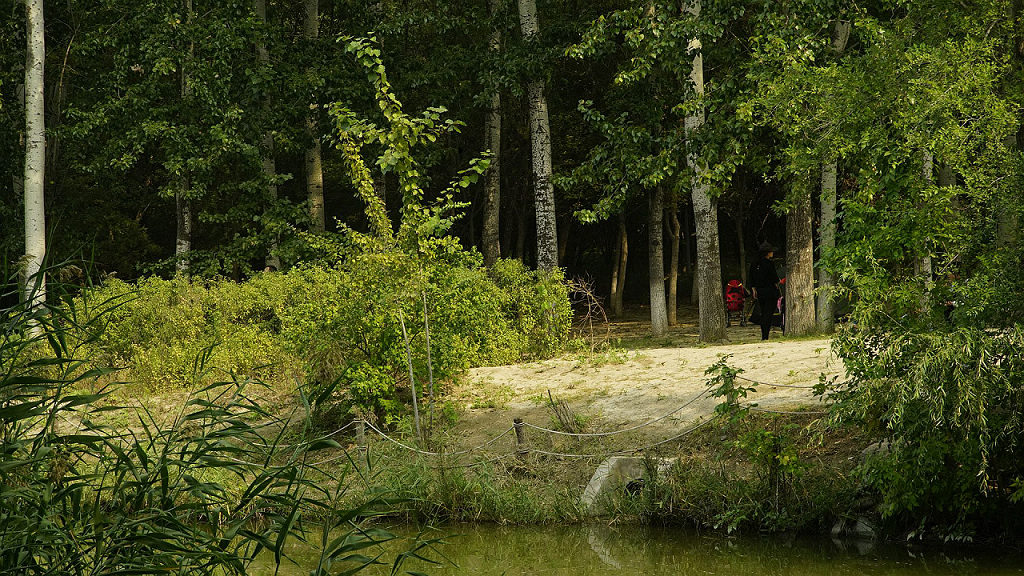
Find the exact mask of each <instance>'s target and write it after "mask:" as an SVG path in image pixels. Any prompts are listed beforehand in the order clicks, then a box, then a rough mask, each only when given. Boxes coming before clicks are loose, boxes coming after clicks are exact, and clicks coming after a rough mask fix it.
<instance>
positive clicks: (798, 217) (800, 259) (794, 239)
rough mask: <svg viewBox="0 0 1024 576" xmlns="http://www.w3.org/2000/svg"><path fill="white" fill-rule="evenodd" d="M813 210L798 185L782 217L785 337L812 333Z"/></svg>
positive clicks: (805, 190) (807, 195) (806, 191)
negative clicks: (783, 235)
mask: <svg viewBox="0 0 1024 576" xmlns="http://www.w3.org/2000/svg"><path fill="white" fill-rule="evenodd" d="M813 215H814V210H813V207H812V205H811V190H810V188H809V187H807V186H800V188H799V190H797V198H796V200H795V202H794V205H793V207H792V208H791V209H790V211H789V212H788V213H787V214H786V287H785V296H786V334H787V335H790V336H803V335H805V334H810V333H811V332H813V331H814V328H815V322H814V223H813Z"/></svg>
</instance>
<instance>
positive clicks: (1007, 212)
mask: <svg viewBox="0 0 1024 576" xmlns="http://www.w3.org/2000/svg"><path fill="white" fill-rule="evenodd" d="M1005 144H1006V147H1007V148H1008V149H1010V150H1013V149H1014V148H1016V147H1017V135H1016V134H1013V135H1011V136H1009V137H1007V138H1006V142H1005ZM946 172H949V174H948V175H947V174H946ZM944 177H945V180H946V181H947V183H945V184H944V183H943V181H944ZM953 184H955V180H954V178H953V170H952V169H951V168H949V167H948V166H943V168H942V169H940V170H939V186H952V185H953ZM1018 202H1019V199H1018ZM1018 210H1020V207H1019V204H1018V205H1005V208H1003V209H1001V210H999V214H998V215H997V217H996V242H997V243H998V245H999V246H1001V247H1004V248H1009V249H1011V250H1013V249H1015V248H1016V247H1017V243H1018V241H1019V238H1020V218H1019V216H1018Z"/></svg>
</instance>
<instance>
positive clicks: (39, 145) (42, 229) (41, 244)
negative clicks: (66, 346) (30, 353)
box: [23, 0, 46, 332]
mask: <svg viewBox="0 0 1024 576" xmlns="http://www.w3.org/2000/svg"><path fill="white" fill-rule="evenodd" d="M25 25H26V37H27V46H26V51H25V180H24V182H25V183H24V188H23V190H24V194H25V259H24V264H25V269H24V270H25V272H24V274H25V285H24V291H25V293H24V296H25V304H26V306H29V307H33V308H34V307H36V306H41V305H42V304H43V303H44V302H45V301H46V278H45V275H44V273H43V258H44V257H45V256H46V214H45V211H44V195H43V190H44V182H45V173H46V119H45V117H44V115H43V114H44V105H43V104H44V94H45V92H44V87H45V85H44V80H43V63H44V61H45V60H46V35H45V29H46V27H45V23H44V20H43V0H26V2H25ZM37 331H38V327H35V328H33V332H37Z"/></svg>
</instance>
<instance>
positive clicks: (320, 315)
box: [87, 243, 570, 422]
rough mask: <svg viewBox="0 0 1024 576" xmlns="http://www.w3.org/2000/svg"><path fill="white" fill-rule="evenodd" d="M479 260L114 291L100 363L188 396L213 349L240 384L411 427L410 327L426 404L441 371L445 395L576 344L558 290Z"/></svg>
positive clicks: (102, 294) (432, 259)
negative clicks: (499, 369)
mask: <svg viewBox="0 0 1024 576" xmlns="http://www.w3.org/2000/svg"><path fill="white" fill-rule="evenodd" d="M475 259H477V260H478V257H477V256H473V255H469V254H467V253H465V252H462V251H461V250H460V249H458V248H457V247H453V246H451V245H450V244H444V243H439V244H438V246H437V247H436V252H434V253H432V254H431V255H429V256H424V257H422V258H415V257H411V256H407V255H405V254H403V253H401V252H370V251H354V252H353V255H352V256H351V257H349V258H346V259H345V260H344V262H343V263H342V264H340V265H338V266H337V267H332V268H326V267H321V266H307V267H301V268H295V269H292V270H290V271H288V272H267V273H262V274H259V275H257V276H256V277H254V278H253V279H251V280H249V281H247V282H243V283H235V282H231V281H203V280H188V279H185V278H180V277H179V278H174V279H171V280H162V279H159V278H149V279H145V280H141V281H139V282H138V283H135V284H127V283H124V282H120V281H108V282H107V283H106V284H105V285H104V287H102V288H100V289H97V290H93V291H90V292H89V299H90V301H97V300H99V301H105V300H108V299H123V300H124V303H123V304H122V305H121V306H119V307H118V308H117V309H115V310H113V311H110V312H106V313H104V316H103V318H102V320H101V321H98V322H99V323H101V324H102V331H100V332H99V333H98V334H97V336H96V339H95V340H94V341H90V342H89V344H88V348H87V350H88V355H89V356H90V357H94V358H96V359H97V360H100V361H102V362H104V363H106V364H108V365H110V366H114V367H118V368H126V369H127V372H126V373H125V374H123V375H122V377H124V378H127V379H131V380H135V381H138V382H140V383H142V384H143V385H144V386H147V387H150V388H159V387H167V386H181V385H182V384H183V383H185V382H188V380H189V378H190V375H191V374H192V370H193V361H194V358H195V357H196V356H197V355H198V354H200V353H201V352H202V351H203V350H206V349H207V348H211V352H210V359H209V364H210V365H211V366H215V367H217V368H218V369H220V370H223V371H225V372H227V373H231V374H236V375H238V376H239V377H243V378H247V377H252V378H261V379H264V380H266V381H268V382H273V383H279V384H281V385H284V386H288V385H289V384H290V383H291V382H293V381H295V379H298V381H301V382H305V383H306V385H307V386H308V390H307V393H308V394H309V395H310V396H311V397H312V398H313V399H314V400H315V401H321V402H322V401H328V400H331V401H334V400H339V399H340V400H344V402H345V403H346V404H347V405H349V406H352V407H353V408H355V409H356V410H358V411H359V412H361V413H366V414H367V415H369V414H375V415H377V416H378V417H380V418H381V419H382V420H383V421H387V422H390V421H393V420H394V419H396V418H397V417H398V416H400V415H401V414H402V413H403V408H402V403H401V402H400V401H399V395H398V389H399V388H402V389H404V390H408V388H409V381H408V380H409V376H408V375H409V371H408V365H407V361H408V358H407V353H406V347H405V340H404V338H403V334H402V326H401V324H402V323H403V322H404V323H405V325H406V328H407V333H408V334H409V338H410V342H411V344H410V346H411V352H412V359H413V362H414V366H415V368H414V372H415V374H416V376H417V380H420V384H417V386H418V387H419V390H418V391H419V392H420V393H421V394H422V393H424V390H423V387H422V385H423V384H425V383H426V382H427V376H428V366H427V362H428V360H429V362H430V367H429V368H430V370H432V374H433V377H434V378H435V379H436V380H437V382H438V386H439V387H440V386H442V385H443V384H446V383H448V382H449V381H450V379H451V378H453V377H455V376H457V375H458V374H459V373H460V372H461V371H463V370H465V369H466V368H468V367H470V366H474V365H482V364H492V363H508V362H514V361H517V360H520V359H523V358H529V357H534V356H544V355H548V354H551V353H552V352H553V351H555V350H557V349H558V348H560V347H561V346H562V345H563V344H564V343H565V339H566V338H567V336H568V328H569V322H570V315H569V308H568V297H567V294H566V292H567V288H566V287H565V285H564V284H563V283H562V282H561V280H560V278H559V277H558V276H541V277H538V274H537V273H536V272H531V271H528V270H526V269H525V268H524V267H523V266H522V264H520V263H518V262H516V261H505V262H502V263H501V264H500V265H499V266H496V267H495V268H494V269H493V270H492V271H491V273H490V274H488V272H487V271H485V270H483V269H482V268H480V267H479V262H478V261H477V260H475ZM424 304H425V305H426V306H427V308H426V311H424ZM427 330H429V338H430V351H431V354H430V356H429V358H428V355H427V350H426V347H427ZM335 393H337V396H338V397H332V395H334V394H335ZM406 394H408V392H406Z"/></svg>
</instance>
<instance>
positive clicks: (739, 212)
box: [736, 198, 747, 286]
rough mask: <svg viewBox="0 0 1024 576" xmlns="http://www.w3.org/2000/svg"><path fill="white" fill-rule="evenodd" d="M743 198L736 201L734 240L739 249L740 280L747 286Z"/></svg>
mask: <svg viewBox="0 0 1024 576" xmlns="http://www.w3.org/2000/svg"><path fill="white" fill-rule="evenodd" d="M744 217H745V214H744V212H743V199H742V198H740V200H739V201H738V202H736V242H737V244H738V245H739V251H740V282H741V283H742V284H743V286H747V239H746V238H745V237H744V232H743V221H744V219H745V218H744Z"/></svg>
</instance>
